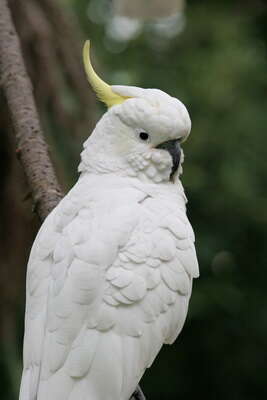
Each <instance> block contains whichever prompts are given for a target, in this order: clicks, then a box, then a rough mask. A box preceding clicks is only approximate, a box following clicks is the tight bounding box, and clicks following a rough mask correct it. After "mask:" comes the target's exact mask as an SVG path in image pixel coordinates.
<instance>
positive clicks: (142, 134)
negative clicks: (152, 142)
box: [139, 132, 149, 141]
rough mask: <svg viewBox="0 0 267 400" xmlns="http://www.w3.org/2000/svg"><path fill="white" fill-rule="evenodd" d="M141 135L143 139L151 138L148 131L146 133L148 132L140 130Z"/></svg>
mask: <svg viewBox="0 0 267 400" xmlns="http://www.w3.org/2000/svg"><path fill="white" fill-rule="evenodd" d="M139 137H140V139H141V140H144V141H145V140H148V139H149V134H148V133H146V132H140V133H139Z"/></svg>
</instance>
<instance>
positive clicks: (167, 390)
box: [0, 0, 267, 400]
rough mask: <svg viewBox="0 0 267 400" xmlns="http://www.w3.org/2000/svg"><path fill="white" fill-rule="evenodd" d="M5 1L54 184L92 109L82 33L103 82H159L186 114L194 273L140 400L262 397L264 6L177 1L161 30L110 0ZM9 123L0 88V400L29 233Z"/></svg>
mask: <svg viewBox="0 0 267 400" xmlns="http://www.w3.org/2000/svg"><path fill="white" fill-rule="evenodd" d="M9 3H10V6H11V9H12V13H13V17H14V21H15V24H16V27H17V30H18V33H19V36H20V39H21V42H22V47H23V53H24V56H25V61H26V64H27V68H28V71H29V74H30V76H31V79H32V82H33V87H34V94H35V98H36V102H37V105H38V109H39V112H40V116H41V119H42V124H43V127H44V131H45V134H46V139H47V141H48V143H49V145H50V149H51V156H52V158H53V161H54V165H55V167H56V170H57V174H58V177H59V179H60V182H61V184H62V186H63V187H64V188H65V189H66V190H68V189H69V188H70V187H71V186H72V185H73V183H74V182H75V180H76V179H77V172H76V171H77V164H78V160H79V158H78V157H79V152H80V150H81V146H82V142H83V140H84V139H85V138H86V137H87V136H88V134H89V133H90V131H91V129H92V127H93V126H94V124H95V122H96V121H97V119H98V118H99V117H100V116H101V114H102V113H103V111H104V107H103V106H102V105H100V104H98V103H96V101H95V99H94V96H93V94H92V93H91V89H90V88H89V86H88V85H87V83H86V80H85V77H84V73H83V69H82V65H81V48H82V45H83V42H84V39H85V38H90V39H91V41H92V46H93V60H94V64H95V65H96V69H97V71H98V72H99V74H100V75H102V76H103V77H104V78H105V80H106V81H108V82H110V83H113V84H130V85H136V86H141V87H145V88H147V87H156V88H159V89H162V90H164V91H166V92H168V93H169V94H171V95H173V96H176V97H178V98H179V99H181V100H182V101H183V102H184V103H185V104H186V106H187V108H188V109H189V112H190V114H191V118H192V123H193V125H192V133H191V136H190V138H189V140H188V142H187V143H186V144H185V145H184V151H185V154H186V159H185V163H184V174H183V176H182V182H183V185H184V186H185V189H186V193H187V197H188V199H189V203H188V215H189V219H190V220H191V222H192V225H193V228H194V230H195V233H196V247H197V252H198V257H199V263H200V271H201V277H200V278H199V279H198V280H196V281H195V284H194V290H193V295H192V300H191V304H190V310H189V314H188V318H187V321H186V324H185V327H184V329H183V331H182V333H181V335H180V337H179V339H178V340H177V341H176V343H175V344H174V345H172V346H165V347H164V349H163V350H162V351H161V353H160V355H159V356H158V358H157V359H156V361H155V363H154V364H153V367H152V368H151V369H150V370H147V372H146V374H145V376H144V378H143V379H142V387H143V390H144V391H145V393H146V395H147V398H148V400H157V399H161V400H162V399H170V400H171V399H177V398H179V399H195V397H196V396H201V397H203V398H206V399H210V400H215V399H216V400H220V399H223V400H225V399H228V400H251V399H262V398H265V396H267V376H266V372H267V367H266V361H267V360H266V359H267V293H266V279H267V271H266V256H267V251H266V223H267V211H266V208H267V207H266V206H267V204H266V195H267V185H266V184H267V153H266V147H267V133H266V125H267V54H266V48H267V47H266V46H267V4H266V2H264V1H261V0H246V1H244V0H242V1H241V0H239V1H226V0H225V1H214V0H210V1H205V2H204V1H200V0H198V1H197V0H188V1H187V4H186V8H185V10H184V11H183V12H182V13H180V14H179V16H178V18H177V20H176V22H174V23H173V24H172V25H171V24H170V25H168V24H167V22H166V20H164V21H163V20H162V21H161V22H162V24H163V25H164V24H165V25H164V26H165V28H164V26H163V27H162V25H161V27H160V26H159V21H155V20H146V21H141V20H139V21H130V22H131V24H130V22H129V21H128V22H127V21H126V25H125V26H124V25H123V23H125V20H123V21H122V20H121V19H116V18H117V17H118V16H117V17H116V16H114V11H113V9H112V4H111V1H108V0H91V1H89V0H68V1H67V0H62V1H61V2H57V1H55V0H27V1H26V0H24V1H22V0H10V2H9ZM163 3H164V2H163ZM166 3H167V0H166ZM139 11H140V13H141V14H142V10H139ZM166 24H167V25H166ZM129 27H130V28H131V29H130V28H129ZM129 30H131V32H130V31H129ZM10 130H11V127H10V121H9V118H8V114H7V110H6V104H5V99H4V97H3V95H2V93H1V92H0V135H1V136H0V137H1V139H0V178H1V191H0V205H1V207H0V265H1V282H0V298H1V301H0V313H1V316H0V398H1V399H5V400H15V399H16V398H17V397H18V394H17V393H18V388H19V381H20V373H21V362H22V361H21V357H22V338H23V318H24V303H25V271H26V263H27V257H28V254H29V250H30V246H31V243H32V241H33V239H34V236H35V234H36V232H37V229H38V227H39V223H38V220H37V218H36V217H35V216H34V214H33V213H32V209H31V199H30V195H29V190H28V188H27V184H26V182H25V178H24V175H23V172H22V171H21V167H20V164H19V163H18V161H17V160H16V157H15V154H14V145H13V141H12V136H11V134H10ZM51 400H52V399H51ZM77 400H78V399H77Z"/></svg>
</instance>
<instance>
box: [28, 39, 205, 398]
mask: <svg viewBox="0 0 267 400" xmlns="http://www.w3.org/2000/svg"><path fill="white" fill-rule="evenodd" d="M84 62H85V68H86V72H87V76H88V80H89V82H90V83H91V85H92V87H93V89H94V90H95V91H96V93H97V95H98V97H99V98H100V99H101V100H102V101H104V102H105V103H106V104H107V106H108V111H107V112H106V113H105V114H104V116H103V117H102V118H101V119H100V121H99V122H98V123H97V125H96V127H95V129H94V131H93V132H92V134H91V136H90V137H89V139H88V140H87V141H86V142H85V143H84V149H83V152H82V154H81V163H80V166H79V171H80V177H79V180H78V182H77V183H76V184H75V186H74V187H73V188H72V189H71V190H70V192H69V193H68V194H67V195H66V196H65V197H64V199H63V200H62V201H61V202H60V203H59V204H58V206H57V207H56V208H55V209H54V210H53V211H52V213H51V214H50V215H49V216H48V217H47V219H46V220H45V222H44V223H43V225H42V227H41V229H40V231H39V233H38V235H37V237H36V240H35V242H34V244H33V247H32V251H31V255H30V259H29V263H28V270H27V287H26V291H27V298H26V317H25V337H24V370H23V375H22V383H21V389H20V400H129V398H130V397H131V395H132V393H133V392H134V390H135V388H136V386H137V384H138V382H139V381H140V379H141V377H142V375H143V374H144V372H145V370H146V368H148V367H150V366H151V364H152V363H153V361H154V359H155V357H156V356H157V354H158V352H159V350H160V348H161V347H162V345H163V344H164V343H167V344H171V343H173V341H174V340H175V339H176V337H177V336H178V334H179V332H180V331H181V329H182V327H183V324H184V321H185V318H186V314H187V309H188V302H189V298H190V295H191V288H192V279H193V278H194V277H197V276H198V263H197V258H196V253H195V247H194V234H193V230H192V228H191V225H190V223H189V221H188V219H187V217H186V197H185V194H184V190H183V187H182V184H181V181H180V179H179V175H180V174H181V171H182V168H181V163H182V151H181V150H180V146H179V144H180V142H182V141H184V140H185V139H186V138H187V137H188V135H189V133H190V128H191V122H190V118H189V115H188V112H187V110H186V108H185V106H184V105H183V104H182V103H181V102H180V101H179V100H177V99H176V98H173V97H171V96H169V95H168V94H166V93H164V92H162V91H160V90H157V89H141V88H138V87H128V86H109V85H107V84H106V83H104V82H103V81H102V80H101V79H100V78H99V77H98V76H97V75H96V73H95V72H94V70H93V68H92V65H91V63H90V58H89V42H88V41H87V42H86V44H85V47H84Z"/></svg>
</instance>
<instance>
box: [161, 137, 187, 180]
mask: <svg viewBox="0 0 267 400" xmlns="http://www.w3.org/2000/svg"><path fill="white" fill-rule="evenodd" d="M156 149H162V150H167V151H168V152H169V153H170V155H171V157H172V170H171V175H170V180H171V179H172V177H173V175H174V174H175V172H176V171H177V169H178V167H179V164H180V158H181V148H180V143H179V140H177V139H175V140H168V141H167V142H163V143H161V144H159V145H158V146H157V147H156Z"/></svg>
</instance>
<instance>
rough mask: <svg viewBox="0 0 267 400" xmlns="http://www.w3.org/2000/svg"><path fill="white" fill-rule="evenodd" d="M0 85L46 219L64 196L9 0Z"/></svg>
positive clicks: (1, 22) (0, 48)
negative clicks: (45, 138)
mask: <svg viewBox="0 0 267 400" xmlns="http://www.w3.org/2000/svg"><path fill="white" fill-rule="evenodd" d="M0 84H1V86H2V87H3V91H4V94H5V97H6V100H7V104H8V108H9V113H10V115H11V119H12V124H13V128H14V133H15V136H16V142H17V154H18V156H19V159H20V161H21V163H22V166H23V169H24V171H25V174H26V176H27V180H28V183H29V186H30V189H31V192H32V197H33V202H34V207H35V209H36V211H37V213H38V215H39V217H40V219H41V220H43V219H44V218H45V217H46V216H47V215H48V214H49V213H50V211H51V210H52V209H53V208H54V207H55V206H56V205H57V203H58V202H59V200H60V199H61V198H62V192H61V189H60V187H59V184H58V182H57V178H56V176H55V173H54V170H53V166H52V164H51V160H50V158H49V154H48V149H47V145H46V143H45V141H44V138H43V134H42V130H41V127H40V122H39V117H38V113H37V110H36V105H35V102H34V98H33V94H32V86H31V82H30V80H29V77H28V75H27V72H26V68H25V65H24V61H23V58H22V53H21V48H20V43H19V39H18V36H17V34H16V30H15V27H14V24H13V21H12V17H11V14H10V10H9V8H8V4H7V1H6V0H1V1H0Z"/></svg>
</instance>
